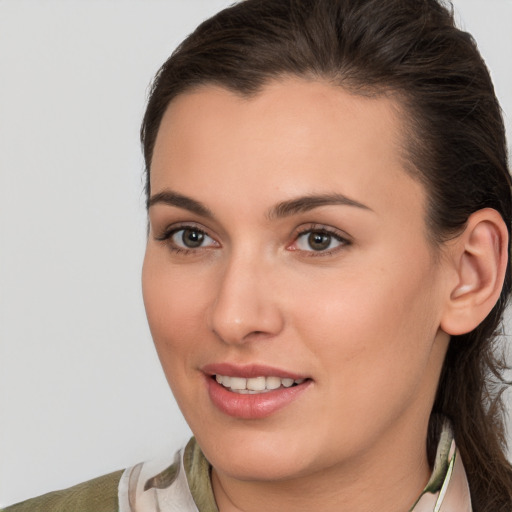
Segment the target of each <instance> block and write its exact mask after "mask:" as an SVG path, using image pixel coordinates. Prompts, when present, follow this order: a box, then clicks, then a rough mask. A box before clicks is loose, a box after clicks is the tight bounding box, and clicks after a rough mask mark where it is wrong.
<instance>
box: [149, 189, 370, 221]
mask: <svg viewBox="0 0 512 512" xmlns="http://www.w3.org/2000/svg"><path fill="white" fill-rule="evenodd" d="M162 203H163V204H166V205H169V206H175V207H177V208H183V209H184V210H188V211H190V212H192V213H195V214H197V215H199V216H201V217H206V218H209V219H213V218H215V216H214V215H213V213H212V211H211V210H210V209H209V208H208V207H207V206H205V205H204V204H203V203H200V202H199V201H196V200H195V199H192V198H191V197H187V196H184V195H182V194H179V193H178V192H174V191H172V190H164V191H162V192H158V193H157V194H155V195H153V196H151V197H150V199H149V200H148V201H147V207H148V209H149V208H150V207H151V206H153V205H155V204H162ZM331 205H338V206H339V205H341V206H353V207H356V208H361V209H362V210H368V211H373V210H372V209H371V208H370V207H368V206H366V205H365V204H363V203H360V202H359V201H355V200H354V199H350V198H349V197H347V196H345V195H343V194H319V195H308V196H302V197H297V198H295V199H290V200H287V201H282V202H280V203H278V204H276V205H275V206H273V207H272V208H270V210H269V211H268V212H267V218H268V219H269V220H272V219H279V218H283V217H290V216H292V215H296V214H298V213H304V212H308V211H310V210H313V209H315V208H320V207H321V206H331Z"/></svg>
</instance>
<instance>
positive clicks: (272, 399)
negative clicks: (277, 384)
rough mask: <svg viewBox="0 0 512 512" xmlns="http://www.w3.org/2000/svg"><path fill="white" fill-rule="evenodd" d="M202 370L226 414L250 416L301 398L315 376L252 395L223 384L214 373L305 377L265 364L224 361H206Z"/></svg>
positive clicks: (265, 413)
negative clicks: (237, 391)
mask: <svg viewBox="0 0 512 512" xmlns="http://www.w3.org/2000/svg"><path fill="white" fill-rule="evenodd" d="M202 370H203V373H204V374H205V377H206V378H205V380H206V385H207V389H208V395H209V397H210V400H211V401H212V403H213V404H214V405H215V406H216V407H217V408H218V409H219V410H220V411H221V412H223V413H224V414H227V415H228V416H232V417H234V418H240V419H246V420H255V419H262V418H266V417H267V416H270V415H271V414H274V413H275V412H277V411H279V410H280V409H282V408H284V407H286V406H287V405H289V404H291V403H292V402H294V401H295V400H296V399H297V398H299V396H300V395H302V393H304V392H305V391H306V389H308V388H309V386H310V385H311V383H312V381H311V379H307V380H305V381H304V382H303V383H302V384H298V385H296V386H292V387H289V388H283V387H281V388H278V389H275V390H272V391H267V392H266V393H258V394H253V395H249V394H241V393H235V392H233V391H229V390H228V389H227V388H225V387H224V386H222V385H221V384H219V383H218V382H217V381H216V380H215V378H214V377H213V375H217V374H220V375H229V376H230V377H245V378H250V377H260V376H265V377H267V376H275V377H281V378H290V379H294V380H295V379H301V378H304V377H302V376H300V375H297V374H293V373H290V372H287V371H283V370H280V369H277V368H271V367H269V366H262V365H249V366H235V365H231V364H227V363H220V364H211V365H206V366H205V367H204V368H203V369H202Z"/></svg>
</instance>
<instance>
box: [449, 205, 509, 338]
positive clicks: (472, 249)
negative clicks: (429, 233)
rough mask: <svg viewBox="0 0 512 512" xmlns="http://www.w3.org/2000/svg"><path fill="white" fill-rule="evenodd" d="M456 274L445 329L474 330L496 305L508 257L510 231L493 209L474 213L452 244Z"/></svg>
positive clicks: (459, 331)
mask: <svg viewBox="0 0 512 512" xmlns="http://www.w3.org/2000/svg"><path fill="white" fill-rule="evenodd" d="M451 250H452V254H451V258H452V261H453V265H454V268H453V270H454V272H455V273H456V280H455V282H456V285H455V286H453V287H452V289H451V290H449V292H450V296H449V298H448V303H447V307H446V309H445V311H444V314H443V318H442V321H441V328H442V329H443V330H444V331H445V332H446V333H448V334H450V335H460V334H465V333H468V332H470V331H472V330H473V329H474V328H475V327H477V326H478V325H479V324H480V323H481V322H482V321H483V320H484V318H485V317H486V316H487V315H488V314H489V313H490V311H491V310H492V308H493V307H494V305H495V304H496V302H497V300H498V298H499V296H500V293H501V289H502V286H503V280H504V278H505V272H506V268H507V260H508V231H507V227H506V225H505V222H504V221H503V219H502V218H501V215H500V214H499V213H498V212H497V211H496V210H493V209H491V208H485V209H482V210H478V211H477V212H475V213H473V214H472V215H471V216H470V217H469V219H468V222H467V225H466V229H465V230H464V232H463V233H461V234H460V235H459V236H458V238H457V240H456V241H455V242H454V244H453V246H452V247H451Z"/></svg>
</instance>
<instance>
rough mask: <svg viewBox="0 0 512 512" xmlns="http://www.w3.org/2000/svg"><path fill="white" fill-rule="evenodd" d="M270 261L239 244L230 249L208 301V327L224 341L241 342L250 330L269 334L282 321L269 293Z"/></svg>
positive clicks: (271, 276) (250, 333) (271, 273)
mask: <svg viewBox="0 0 512 512" xmlns="http://www.w3.org/2000/svg"><path fill="white" fill-rule="evenodd" d="M274 270H275V268H273V265H272V263H271V262H270V261H268V259H266V258H264V256H263V254H262V252H261V251H257V250H254V248H250V247H248V246H246V247H240V248H238V249H236V250H234V251H232V253H231V255H230V257H229V258H228V259H227V261H226V264H225V266H224V268H223V271H222V272H221V274H220V275H219V276H218V278H219V282H218V286H217V295H216V297H215V299H214V301H213V304H212V310H211V312H210V315H211V328H212V330H213V331H214V332H215V333H216V334H217V336H218V337H220V338H221V339H222V340H223V341H224V342H226V343H244V342H246V341H248V340H249V339H250V338H252V337H253V336H252V335H254V334H258V335H260V336H264V335H266V336H273V335H275V334H277V333H278V332H279V331H280V330H281V328H282V325H283V318H282V312H281V311H280V308H279V305H278V303H277V301H276V300H275V296H274V294H273V293H272V288H273V286H272V280H273V275H274Z"/></svg>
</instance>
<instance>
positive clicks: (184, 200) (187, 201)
mask: <svg viewBox="0 0 512 512" xmlns="http://www.w3.org/2000/svg"><path fill="white" fill-rule="evenodd" d="M162 203H163V204H167V205H169V206H176V207H177V208H183V209H184V210H188V211H190V212H192V213H195V214H197V215H200V216H201V217H207V218H209V219H213V218H214V215H213V213H212V211H211V210H210V209H209V208H208V207H207V206H205V205H204V204H203V203H200V202H199V201H196V200H195V199H192V198H191V197H187V196H184V195H182V194H178V192H174V191H172V190H164V191H162V192H158V193H157V194H155V195H153V196H151V197H150V198H149V200H148V201H147V209H148V210H149V208H150V207H151V206H153V205H154V204H162Z"/></svg>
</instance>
